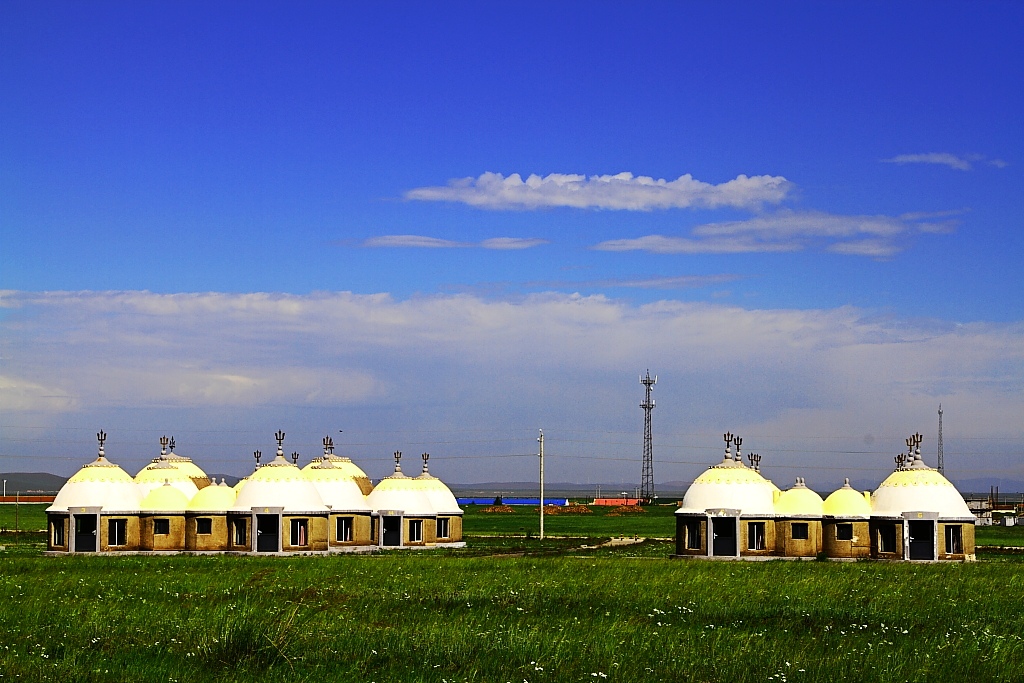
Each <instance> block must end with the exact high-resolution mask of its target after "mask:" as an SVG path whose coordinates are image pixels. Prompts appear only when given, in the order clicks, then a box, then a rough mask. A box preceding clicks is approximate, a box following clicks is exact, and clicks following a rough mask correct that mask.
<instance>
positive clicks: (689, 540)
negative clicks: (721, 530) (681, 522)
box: [684, 519, 701, 550]
mask: <svg viewBox="0 0 1024 683" xmlns="http://www.w3.org/2000/svg"><path fill="white" fill-rule="evenodd" d="M684 528H685V529H686V549H687V550H700V548H701V539H700V520H699V519H688V520H686V525H685V527H684Z"/></svg>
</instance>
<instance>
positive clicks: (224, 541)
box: [185, 514, 229, 551]
mask: <svg viewBox="0 0 1024 683" xmlns="http://www.w3.org/2000/svg"><path fill="white" fill-rule="evenodd" d="M200 519H208V520H210V533H208V534H200V533H198V531H197V528H198V521H197V520H200ZM228 532H229V529H228V517H227V515H226V514H220V515H216V514H199V515H189V516H188V517H187V518H186V519H185V549H186V550H197V551H216V550H227V549H228Z"/></svg>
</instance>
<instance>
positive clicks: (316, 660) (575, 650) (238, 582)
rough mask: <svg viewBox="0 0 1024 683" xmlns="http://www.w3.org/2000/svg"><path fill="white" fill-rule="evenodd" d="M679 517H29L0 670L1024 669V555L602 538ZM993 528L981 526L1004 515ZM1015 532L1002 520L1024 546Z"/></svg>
mask: <svg viewBox="0 0 1024 683" xmlns="http://www.w3.org/2000/svg"><path fill="white" fill-rule="evenodd" d="M39 508H40V511H39V512H37V513H36V514H37V515H39V517H40V518H41V517H42V515H41V509H42V506H39ZM605 512H606V511H605ZM671 513H672V509H671V508H670V507H666V508H655V509H652V510H651V511H649V512H648V513H647V514H645V515H635V516H622V517H609V516H608V515H607V514H598V513H595V514H594V515H585V516H574V517H569V516H554V517H550V518H548V519H547V520H546V522H545V530H546V531H547V532H548V533H549V534H557V535H554V536H552V537H549V538H546V539H545V540H544V541H540V540H539V539H537V538H535V537H534V538H528V537H527V534H526V531H527V530H528V529H530V527H529V524H530V522H531V521H533V522H534V524H536V519H535V515H534V513H533V509H532V508H530V509H526V508H524V509H523V510H522V511H521V512H517V513H516V514H513V515H484V514H480V513H479V509H476V510H474V509H467V514H466V518H465V528H466V534H467V540H468V543H469V545H468V547H467V548H466V549H464V550H440V551H431V552H418V553H417V552H392V553H386V554H380V555H373V556H331V557H295V558H268V557H216V556H212V557H210V556H207V557H189V556H170V557H95V556H93V557H62V558H44V557H40V556H39V552H40V551H41V549H42V547H43V542H44V540H45V537H44V535H43V534H24V535H22V537H21V539H20V540H19V542H18V544H16V545H8V546H7V550H6V551H4V552H2V553H0V674H2V675H3V677H4V678H5V679H18V680H24V681H156V680H160V681H238V682H242V681H436V682H438V683H441V682H446V681H500V682H504V681H514V682H515V683H519V682H520V681H527V682H528V683H535V682H543V681H559V682H563V681H606V680H607V681H627V682H633V681H638V682H643V681H721V682H723V683H725V682H730V683H731V682H734V681H736V682H745V681H801V680H806V681H840V680H847V681H893V682H895V681H972V682H974V681H1019V680H1022V679H1024V663H1022V662H1024V638H1022V635H1021V634H1024V578H1022V577H1024V571H1022V570H1024V555H1019V554H1009V555H1006V554H999V555H992V556H991V557H989V556H987V555H984V554H983V555H982V558H983V559H986V560H990V561H982V562H978V563H974V564H943V565H910V564H902V563H879V562H856V563H833V562H786V561H772V562H707V561H700V560H689V561H686V560H670V559H667V556H668V554H669V553H670V552H671V543H669V542H665V541H647V542H645V543H642V544H637V545H630V546H621V547H595V546H597V545H598V544H599V543H601V541H603V540H605V539H606V538H607V537H609V536H626V535H630V536H631V535H633V534H637V535H642V536H648V537H655V536H668V535H671V529H672V514H671ZM30 519H31V517H30ZM520 527H522V528H520ZM978 531H979V543H980V542H982V541H981V539H982V536H983V533H982V532H985V533H987V532H988V531H989V529H982V528H980V529H979V530H978ZM1017 532H1018V530H1017V529H1016V528H1012V527H1011V528H1009V529H999V530H998V532H997V534H996V535H999V536H1001V540H1002V541H1003V542H1004V544H1008V545H1012V544H1015V543H1016V544H1019V536H1014V534H1016V533H1017ZM5 536H6V538H7V541H6V542H10V537H11V535H10V534H7V535H5ZM994 537H995V535H994V536H993V538H994ZM986 542H987V543H989V544H991V545H995V543H994V542H991V541H986Z"/></svg>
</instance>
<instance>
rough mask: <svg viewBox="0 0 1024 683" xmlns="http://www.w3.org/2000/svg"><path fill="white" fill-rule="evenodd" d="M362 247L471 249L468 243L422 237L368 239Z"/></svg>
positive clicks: (404, 236) (386, 236)
mask: <svg viewBox="0 0 1024 683" xmlns="http://www.w3.org/2000/svg"><path fill="white" fill-rule="evenodd" d="M363 246H364V247H389V248H392V247H413V248H417V249H454V248H460V247H471V246H473V245H472V244H469V243H468V242H455V241H453V240H444V239H440V238H438V237H424V236H423V235H381V236H379V237H370V238H369V239H367V240H365V241H364V242H363Z"/></svg>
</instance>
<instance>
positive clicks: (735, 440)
mask: <svg viewBox="0 0 1024 683" xmlns="http://www.w3.org/2000/svg"><path fill="white" fill-rule="evenodd" d="M732 441H733V443H734V444H736V462H737V463H739V464H740V465H742V464H743V451H741V450H740V446H741V445H742V444H743V439H741V438H740V437H738V436H737V437H734V438H733V440H732Z"/></svg>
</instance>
